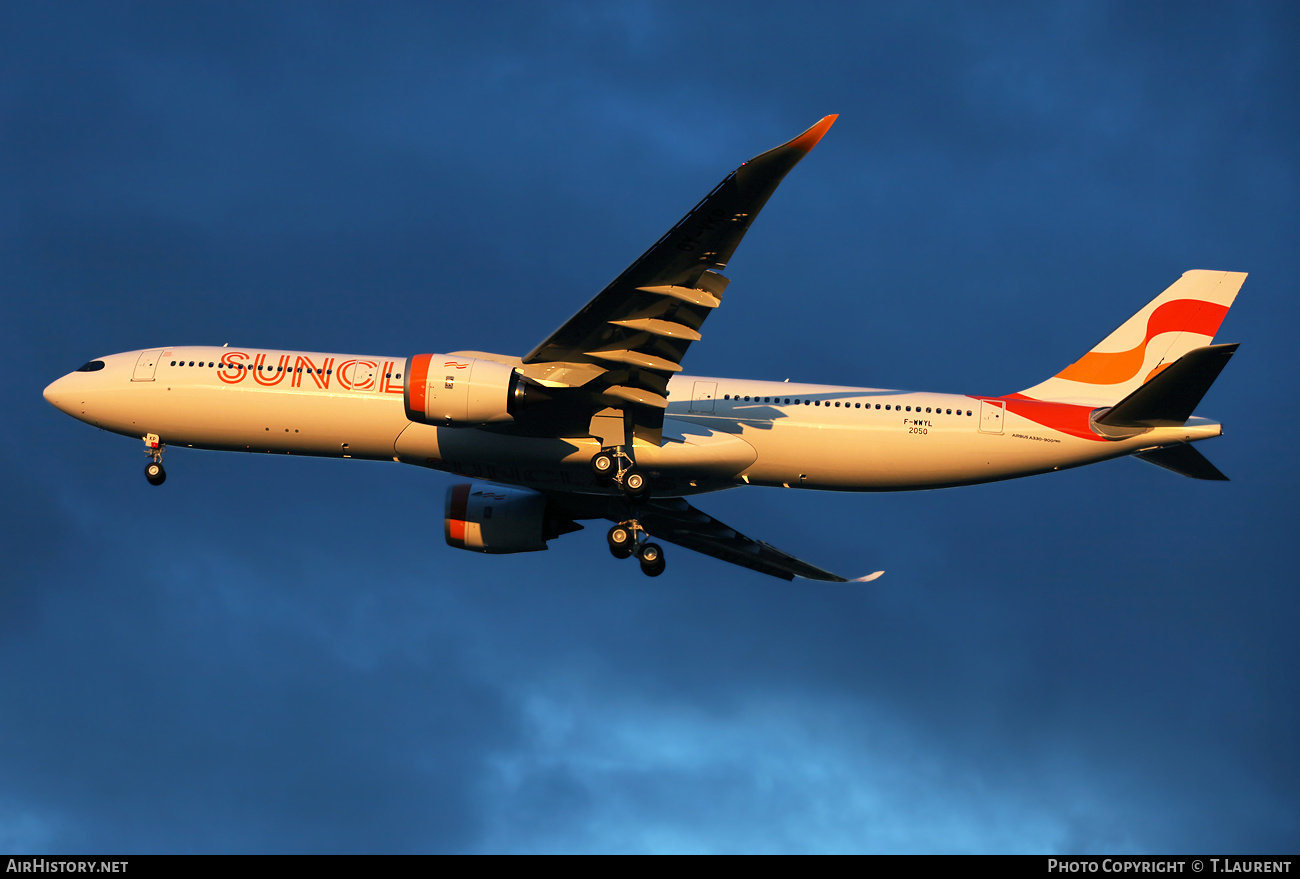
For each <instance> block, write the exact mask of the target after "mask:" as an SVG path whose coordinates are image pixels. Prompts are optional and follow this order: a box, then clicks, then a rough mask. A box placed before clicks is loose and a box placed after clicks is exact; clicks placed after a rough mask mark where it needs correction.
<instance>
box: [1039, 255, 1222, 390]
mask: <svg viewBox="0 0 1300 879" xmlns="http://www.w3.org/2000/svg"><path fill="white" fill-rule="evenodd" d="M1245 280H1246V273H1245V272H1211V271H1202V270H1194V271H1190V272H1184V273H1183V276H1182V277H1181V278H1179V279H1178V280H1177V281H1175V282H1174V284H1173V286H1171V287H1170V288H1169V289H1168V290H1166V291H1165V292H1163V293H1161V294H1160V295H1159V296H1157V297H1156V298H1155V299H1153V300H1151V301H1150V302H1149V303H1147V306H1146V307H1145V308H1143V309H1142V310H1141V311H1139V312H1138V313H1137V314H1135V315H1133V316H1132V317H1131V318H1129V319H1128V320H1127V321H1125V322H1124V323H1123V324H1122V325H1121V326H1120V327H1119V329H1117V330H1115V332H1113V333H1111V334H1110V335H1109V336H1107V337H1106V338H1105V339H1103V340H1102V341H1101V342H1100V343H1099V344H1098V345H1097V346H1096V347H1094V348H1093V349H1092V350H1091V351H1089V352H1088V353H1087V354H1085V355H1083V356H1082V357H1080V358H1079V359H1078V360H1076V361H1075V362H1074V363H1072V364H1070V365H1069V366H1067V367H1066V368H1065V369H1063V370H1061V371H1060V372H1058V373H1057V374H1056V375H1054V376H1052V377H1051V378H1049V379H1048V380H1047V381H1045V382H1042V383H1040V384H1037V385H1034V386H1033V387H1032V388H1027V389H1025V390H1023V391H1021V392H1020V394H1021V395H1022V396H1025V397H1030V398H1032V399H1035V400H1051V401H1054V402H1062V403H1078V404H1082V405H1091V406H1111V405H1114V404H1115V403H1117V402H1119V401H1120V400H1122V399H1123V398H1124V397H1127V396H1128V395H1129V394H1131V393H1132V392H1133V391H1135V390H1137V389H1138V388H1139V387H1141V386H1142V385H1143V384H1144V383H1145V382H1147V381H1148V380H1150V379H1151V378H1153V377H1155V376H1156V375H1158V374H1159V373H1160V371H1161V370H1163V369H1165V368H1166V367H1168V366H1169V365H1170V364H1172V363H1173V362H1174V361H1176V360H1178V359H1179V358H1180V357H1182V356H1183V355H1185V354H1187V353H1188V352H1190V351H1191V350H1193V349H1194V348H1200V347H1203V346H1205V345H1208V344H1209V343H1210V341H1211V340H1212V339H1213V338H1214V334H1215V333H1216V332H1218V330H1219V324H1221V323H1223V318H1224V317H1225V316H1226V315H1227V313H1228V309H1229V308H1230V307H1232V302H1233V300H1234V299H1236V298H1237V291H1238V290H1240V289H1241V285H1242V283H1243V282H1244V281H1245Z"/></svg>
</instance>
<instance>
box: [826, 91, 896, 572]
mask: <svg viewBox="0 0 1300 879" xmlns="http://www.w3.org/2000/svg"><path fill="white" fill-rule="evenodd" d="M827 118H828V119H834V118H835V117H834V116H828V117H827ZM884 573H885V572H884V571H876V573H874V574H867V575H866V576H865V577H854V578H853V579H852V580H850V581H849V582H850V583H870V582H871V581H872V580H877V579H879V578H880V576H881V575H882V574H884Z"/></svg>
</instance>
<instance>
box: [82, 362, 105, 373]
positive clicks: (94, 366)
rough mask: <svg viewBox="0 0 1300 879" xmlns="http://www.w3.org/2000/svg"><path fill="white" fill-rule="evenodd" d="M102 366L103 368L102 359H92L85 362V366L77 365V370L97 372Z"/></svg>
mask: <svg viewBox="0 0 1300 879" xmlns="http://www.w3.org/2000/svg"><path fill="white" fill-rule="evenodd" d="M103 368H104V361H102V360H92V361H90V362H89V363H87V364H86V365H85V366H78V367H77V372H99V370H101V369H103Z"/></svg>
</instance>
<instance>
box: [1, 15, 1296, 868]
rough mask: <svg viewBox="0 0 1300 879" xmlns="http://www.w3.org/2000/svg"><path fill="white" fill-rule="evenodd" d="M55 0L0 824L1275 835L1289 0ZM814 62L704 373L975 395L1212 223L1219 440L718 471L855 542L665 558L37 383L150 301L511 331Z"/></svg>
mask: <svg viewBox="0 0 1300 879" xmlns="http://www.w3.org/2000/svg"><path fill="white" fill-rule="evenodd" d="M63 9H65V10H66V7H64V8H63ZM76 11H77V14H72V13H71V12H67V11H63V12H58V13H57V14H55V13H52V11H51V10H47V9H45V8H43V7H40V6H11V7H6V9H5V10H4V12H3V13H0V15H3V17H4V20H3V22H2V23H0V24H2V25H3V26H0V42H2V48H3V51H0V73H2V74H3V75H2V76H0V81H2V82H3V83H4V85H3V86H0V113H2V114H3V120H2V122H3V124H0V162H2V163H3V165H4V166H5V167H6V168H8V169H11V173H8V174H4V175H0V231H2V233H3V234H2V236H0V254H3V260H2V261H0V289H3V290H4V296H3V299H2V300H0V314H2V315H3V320H2V321H0V341H3V343H4V344H5V346H6V350H7V351H9V357H8V358H7V359H6V362H7V363H8V364H9V366H10V376H11V381H10V382H8V383H6V384H5V385H4V386H3V391H0V394H3V396H2V397H0V401H2V402H3V405H4V407H5V411H6V412H8V413H9V415H10V419H11V421H10V422H9V423H10V424H11V430H10V431H8V432H6V434H5V436H4V440H3V442H4V443H5V447H4V448H5V451H6V455H5V460H6V461H7V462H8V463H7V464H6V465H5V468H4V470H3V471H2V472H0V485H2V486H3V488H4V497H5V511H6V516H5V528H4V530H3V533H4V537H3V544H2V545H3V547H4V549H5V554H6V558H7V560H8V561H7V563H6V577H5V584H4V591H3V593H0V610H3V619H0V659H2V660H3V666H4V667H5V668H6V669H7V672H6V673H5V674H4V675H0V706H4V707H3V708H2V709H0V754H3V757H0V779H3V782H0V845H3V846H4V847H5V848H8V849H10V850H24V851H90V850H99V851H103V850H111V851H217V850H221V851H449V850H454V851H496V850H510V851H555V850H578V851H586V850H627V851H666V850H700V851H737V850H739V851H831V850H836V851H840V850H856V851H864V850H865V851H871V850H889V851H1035V852H1043V851H1062V852H1068V851H1107V852H1112V851H1186V850H1191V849H1196V850H1198V851H1203V850H1205V849H1206V848H1207V847H1208V848H1212V849H1215V850H1218V851H1262V850H1270V851H1287V850H1291V849H1294V847H1295V843H1296V836H1295V830H1294V828H1295V827H1296V826H1300V815H1298V814H1297V801H1296V797H1295V791H1296V790H1297V789H1300V765H1297V762H1296V758H1295V756H1294V744H1293V743H1294V741H1295V740H1296V738H1297V735H1298V734H1300V717H1297V709H1296V707H1295V700H1294V699H1293V698H1292V695H1291V694H1292V691H1293V690H1294V684H1295V680H1296V673H1297V670H1300V655H1297V653H1298V652H1297V648H1296V647H1295V646H1294V644H1293V639H1291V638H1290V635H1289V632H1288V625H1289V621H1291V620H1294V619H1295V614H1296V610H1297V607H1296V603H1295V597H1294V590H1293V589H1292V588H1291V587H1292V585H1293V584H1294V583H1295V582H1296V578H1295V575H1294V573H1293V572H1292V568H1293V565H1292V564H1291V563H1290V561H1289V559H1288V558H1287V557H1286V554H1285V548H1286V547H1288V546H1289V544H1290V540H1291V538H1290V535H1291V533H1292V532H1293V531H1294V527H1295V514H1294V512H1293V506H1294V505H1293V503H1292V502H1291V500H1290V499H1291V498H1292V497H1293V496H1294V494H1295V491H1296V489H1297V488H1300V486H1297V485H1296V481H1297V480H1296V477H1295V468H1293V467H1289V466H1287V465H1286V463H1285V462H1287V461H1289V460H1290V450H1289V448H1287V445H1286V438H1287V437H1288V436H1290V435H1291V433H1292V432H1293V431H1294V429H1295V428H1296V421H1297V419H1296V417H1295V415H1294V414H1293V412H1292V411H1291V409H1293V407H1292V406H1291V405H1290V402H1289V400H1288V399H1287V397H1286V393H1285V391H1286V388H1285V386H1284V385H1282V384H1280V379H1279V376H1284V375H1288V374H1290V373H1291V372H1293V349H1294V345H1293V344H1292V343H1291V338H1290V332H1291V331H1290V327H1291V326H1292V325H1293V324H1294V322H1295V321H1294V319H1295V317H1296V307H1295V304H1294V301H1293V297H1290V296H1289V294H1287V292H1286V291H1287V290H1288V289H1289V287H1288V285H1289V283H1290V278H1293V277H1294V271H1295V268H1296V265H1295V263H1296V261H1295V259H1294V246H1293V242H1294V239H1295V232H1296V231H1297V223H1296V209H1295V204H1296V203H1297V201H1296V196H1297V174H1296V161H1295V156H1296V155H1297V152H1296V147H1297V141H1298V140H1300V132H1297V129H1296V114H1295V111H1294V107H1293V106H1292V104H1293V100H1292V97H1291V93H1292V92H1293V91H1294V88H1293V86H1294V83H1295V82H1296V81H1297V76H1296V74H1297V70H1296V60H1295V59H1296V56H1295V53H1294V52H1293V51H1292V50H1291V46H1290V43H1291V40H1290V38H1289V37H1290V35H1291V34H1293V33H1294V22H1295V13H1294V11H1293V10H1292V9H1291V7H1290V6H1289V5H1284V4H1273V5H1269V4H1259V5H1252V6H1242V7H1224V6H1214V5H1210V6H1195V5H1193V6H1190V7H1189V6H1179V7H1176V9H1171V8H1169V7H1160V6H1150V5H1145V6H1133V5H1130V4H1115V5H1105V4H1091V3H1089V4H1075V5H1059V4H1058V5H1055V6H1041V5H1037V4H1030V5H1024V6H1017V5H1011V6H1004V7H997V8H993V9H989V8H984V7H970V8H965V7H951V6H944V7H941V8H927V7H916V6H911V7H905V8H898V9H892V8H886V9H882V10H867V11H864V12H860V13H855V14H850V15H846V14H844V13H843V12H841V11H837V10H832V9H830V8H829V7H825V8H823V7H820V6H817V5H813V6H811V7H808V8H803V9H799V10H797V11H795V10H791V9H790V8H789V7H788V6H776V5H772V6H767V5H764V4H757V5H753V4H751V5H750V6H747V7H746V8H745V10H744V12H743V13H741V12H738V11H737V8H736V7H732V6H722V5H718V6H714V5H710V4H705V5H703V6H702V5H700V4H661V3H635V4H625V5H620V6H619V7H617V8H606V7H596V6H588V5H585V4H570V5H550V6H539V5H536V4H523V5H518V6H511V5H493V6H491V7H487V8H484V9H482V10H477V11H468V10H459V9H451V8H449V7H427V6H425V5H423V4H413V5H388V6H385V7H384V8H382V9H380V10H378V11H370V10H366V11H363V10H361V8H360V7H354V6H349V5H323V4H322V5H316V6H312V7H300V6H288V5H286V6H266V5H264V4H253V5H247V6H232V5H223V6H221V7H213V8H211V9H205V8H196V9H190V8H183V9H182V8H180V7H174V6H153V5H135V6H131V7H126V8H121V7H112V6H97V5H87V6H85V7H79V8H78V9H77V10H76ZM829 112H840V113H841V114H842V117H841V119H840V121H839V122H838V123H837V125H836V127H835V128H834V129H832V131H831V132H830V134H829V135H828V137H827V138H826V140H825V141H824V142H823V143H822V144H821V145H820V146H819V147H818V149H817V151H816V152H814V153H813V154H812V155H811V156H810V157H809V158H808V160H807V161H805V162H804V163H803V164H801V165H800V167H799V168H798V169H797V170H796V171H795V172H794V173H793V174H792V175H791V177H790V178H789V180H788V181H787V183H786V184H785V186H784V187H783V188H782V190H781V191H780V192H778V193H777V195H776V196H775V197H774V198H773V199H772V201H771V203H770V205H769V207H768V208H767V210H766V212H765V213H764V214H763V216H762V217H761V218H760V219H759V220H758V222H757V223H756V224H755V227H754V230H753V232H752V233H751V234H750V237H749V238H748V239H747V241H746V242H745V243H744V244H743V245H742V246H741V248H740V249H739V250H738V252H737V255H736V258H735V260H734V262H733V265H732V266H731V267H730V269H729V271H728V274H729V275H731V276H732V277H733V279H734V283H733V284H732V286H731V288H730V289H729V290H728V303H729V306H728V308H726V309H722V310H720V312H719V313H718V314H717V315H716V316H715V317H713V318H712V319H711V321H710V323H709V333H708V334H707V339H706V342H707V344H701V345H699V346H697V348H696V349H693V350H692V352H691V359H690V360H689V361H688V364H687V368H688V370H689V371H692V372H699V373H703V374H722V375H737V374H739V375H754V376H757V377H762V378H775V379H781V378H785V377H787V376H789V377H791V378H794V379H796V380H798V379H804V380H811V381H817V380H826V381H838V382H844V383H854V384H869V385H880V386H904V387H916V386H922V387H936V388H940V389H952V390H971V391H991V392H993V393H1005V392H1008V391H1012V390H1015V389H1017V388H1020V387H1025V386H1027V385H1029V384H1032V383H1033V382H1035V381H1037V380H1039V379H1040V378H1041V377H1042V375H1044V374H1049V373H1050V372H1053V371H1055V370H1057V369H1059V368H1060V367H1061V366H1063V365H1065V364H1066V363H1068V362H1069V361H1070V360H1072V359H1074V358H1075V357H1077V356H1078V355H1079V354H1080V353H1081V352H1082V351H1083V350H1086V348H1087V347H1089V346H1090V345H1092V344H1093V343H1094V342H1095V341H1096V340H1097V339H1098V338H1100V337H1101V336H1102V335H1103V334H1104V333H1105V332H1107V331H1108V330H1109V329H1110V328H1111V327H1113V326H1114V325H1115V324H1116V323H1118V322H1119V321H1120V320H1122V319H1123V318H1124V317H1126V316H1127V315H1128V314H1129V313H1131V312H1132V311H1134V310H1136V309H1137V308H1138V307H1140V306H1141V305H1142V304H1143V303H1144V302H1146V301H1147V300H1148V299H1149V298H1150V297H1151V296H1153V295H1154V294H1155V293H1156V292H1158V291H1159V290H1160V289H1162V288H1163V287H1164V286H1167V285H1168V284H1169V283H1171V282H1172V281H1173V280H1174V278H1176V277H1177V275H1178V273H1179V272H1181V271H1183V270H1185V269H1188V268H1224V269H1233V270H1247V271H1251V272H1252V276H1251V278H1250V280H1249V281H1248V282H1247V284H1246V287H1245V288H1244V290H1243V292H1242V296H1241V299H1240V300H1239V304H1238V306H1237V308H1236V309H1234V313H1233V314H1232V315H1231V316H1230V317H1229V318H1228V320H1227V322H1226V323H1225V326H1224V333H1225V334H1226V336H1228V337H1230V340H1239V341H1242V342H1243V343H1244V344H1243V347H1242V349H1241V352H1240V353H1239V354H1238V355H1237V357H1236V358H1235V359H1234V361H1233V363H1232V364H1231V365H1230V367H1229V368H1228V370H1226V371H1225V373H1224V375H1223V377H1222V378H1221V379H1220V380H1219V382H1218V384H1216V386H1215V388H1214V390H1213V391H1212V392H1211V394H1210V396H1209V397H1207V400H1206V404H1205V406H1204V407H1203V408H1204V409H1205V411H1206V413H1207V414H1209V415H1211V416H1212V417H1216V418H1221V419H1222V420H1223V421H1224V422H1225V424H1226V425H1227V435H1226V437H1225V438H1224V439H1222V440H1219V441H1217V442H1215V443H1212V444H1207V447H1206V452H1207V454H1208V455H1209V456H1210V457H1211V459H1213V460H1214V461H1216V463H1218V464H1219V465H1220V466H1221V467H1223V468H1224V469H1225V471H1227V472H1228V473H1229V474H1230V475H1231V476H1232V477H1233V479H1234V482H1232V483H1229V484H1227V485H1206V484H1203V483H1194V482H1192V481H1191V480H1182V479H1179V478H1178V477H1175V476H1173V475H1172V474H1169V473H1165V472H1163V471H1158V470H1156V468H1153V467H1149V466H1147V465H1145V464H1141V463H1140V462H1137V461H1118V462H1111V463H1108V464H1104V465H1099V466H1098V467H1095V468H1088V469H1086V470H1082V471H1073V472H1069V473H1063V474H1057V475H1054V476H1050V477H1040V478H1034V479H1030V480H1021V481H1017V482H1012V483H1005V484H1000V485H991V486H983V487H979V488H972V489H965V490H958V491H952V492H924V493H916V494H903V495H876V496H860V495H856V496H855V495H837V494H827V495H811V494H802V493H794V494H793V495H792V494H791V493H786V492H777V491H749V492H730V493H724V494H722V495H719V496H716V497H708V498H704V499H702V501H701V505H702V506H703V507H705V508H706V509H708V510H709V511H710V512H711V513H713V514H714V515H716V516H718V517H719V518H721V519H722V520H723V521H726V522H728V523H729V524H733V525H734V526H736V527H738V528H741V529H742V530H744V531H746V532H747V533H751V534H753V535H755V536H757V537H761V538H763V539H766V540H769V541H771V542H773V543H775V544H776V545H778V546H781V547H783V548H785V549H788V550H790V551H792V552H795V553H797V554H799V555H801V556H803V557H806V558H808V559H810V560H812V561H814V562H816V563H819V564H824V565H826V566H827V567H830V568H831V569H834V570H841V571H843V572H844V573H846V574H849V575H855V574H861V573H865V572H867V571H871V570H876V569H878V568H880V567H884V568H886V569H887V570H888V574H887V575H886V577H885V578H884V579H883V580H881V581H878V582H877V583H875V584H872V585H871V586H870V587H862V586H852V587H847V586H827V585H823V584H809V583H798V582H797V583H795V584H785V583H782V582H778V581H771V582H769V581H768V580H767V579H766V578H761V577H758V576H757V575H751V574H749V573H748V572H743V571H737V570H735V569H732V568H730V567H728V566H726V565H723V564H721V563H718V562H715V561H713V560H711V559H706V558H702V557H696V556H693V555H692V554H690V553H687V552H685V551H676V552H673V553H671V555H670V559H669V564H670V568H669V572H668V574H667V575H666V576H665V577H663V578H660V579H659V580H657V581H653V584H651V583H650V582H648V581H644V580H643V579H642V578H640V577H639V575H638V574H637V573H636V572H635V570H633V569H630V568H629V567H628V566H627V565H626V564H620V563H618V562H616V561H615V560H613V559H612V558H610V557H609V556H608V554H607V553H606V551H605V548H604V546H603V545H602V540H601V533H602V532H603V529H602V528H601V527H600V526H599V525H598V524H594V525H592V526H590V527H589V528H588V530H587V531H586V533H582V534H576V535H570V536H567V537H565V538H563V539H561V540H557V541H555V542H553V543H552V545H551V550H550V551H549V552H547V553H546V554H544V555H536V556H523V557H500V558H495V557H494V558H486V557H476V556H472V555H471V554H468V553H456V552H454V551H452V550H451V549H449V548H447V547H445V546H444V545H443V543H442V535H441V529H442V523H441V513H442V509H441V503H442V494H443V491H444V490H445V488H446V486H447V484H448V482H449V480H447V479H446V478H445V477H442V476H440V475H438V474H433V473H423V472H406V470H407V469H410V468H397V467H390V466H382V465H377V464H353V465H352V466H348V465H346V464H343V463H341V462H333V461H305V460H298V459H282V458H274V459H273V458H253V457H243V456H234V455H230V456H223V455H205V454H196V453H189V454H186V453H185V450H175V451H173V452H172V453H171V454H172V457H170V458H169V459H168V460H169V465H170V466H169V469H170V470H171V473H172V478H171V479H169V481H168V483H167V485H166V486H165V487H164V488H163V489H160V490H157V491H155V490H153V489H151V488H150V487H149V486H147V485H145V484H144V483H143V480H141V479H140V478H139V472H138V470H139V467H140V466H141V465H142V464H143V456H142V455H140V454H139V452H138V451H136V446H135V444H134V443H132V442H129V441H127V440H124V439H121V438H117V437H110V436H107V435H102V434H99V435H97V434H95V433H94V432H93V431H91V430H90V429H89V428H87V427H85V426H83V425H79V424H76V423H73V422H71V421H69V420H68V419H66V418H64V417H63V416H62V415H60V414H59V413H57V412H55V411H54V410H52V409H50V408H49V407H48V406H47V405H46V404H45V403H44V402H43V401H42V400H40V399H39V391H40V388H41V387H42V386H43V385H44V384H45V383H47V382H48V381H50V380H52V379H53V378H55V377H57V376H58V375H61V374H63V373H64V372H66V371H67V370H69V369H72V368H75V366H77V365H78V364H79V363H80V362H82V361H84V360H85V359H87V358H88V357H91V356H95V355H99V354H104V353H109V352H112V351H118V350H127V349H131V348H135V347H144V346H147V345H152V344H157V343H159V342H165V343H173V342H178V341H179V342H182V343H185V342H189V341H196V342H203V343H216V344H220V343H222V342H225V341H230V342H232V343H239V344H254V345H268V346H296V347H302V348H314V349H336V350H374V351H386V352H389V353H394V354H406V353H409V352H411V351H418V350H448V349H458V348H483V349H487V350H502V351H511V352H518V351H522V350H525V349H527V348H529V347H531V346H532V345H533V344H535V343H536V342H537V341H538V339H539V338H540V337H541V335H542V334H543V333H545V332H548V331H549V330H550V329H551V328H553V327H554V326H555V325H557V324H558V323H559V322H560V321H561V320H563V319H564V317H565V316H567V315H568V314H569V313H570V312H572V311H573V310H575V309H576V308H577V307H580V306H581V305H582V304H583V303H584V302H585V301H586V300H587V298H589V297H590V295H591V294H592V293H594V292H595V291H596V290H598V289H599V288H600V287H601V286H602V285H603V284H604V283H605V282H606V281H607V280H608V279H609V278H610V277H612V276H613V275H614V274H615V273H617V272H618V271H619V270H621V269H622V268H623V266H624V265H626V264H627V263H628V262H630V261H631V260H632V259H633V258H635V257H636V256H637V255H638V254H639V253H640V252H641V250H643V249H644V248H645V247H646V246H648V245H649V244H650V243H651V242H652V241H654V240H655V239H656V238H657V237H658V236H659V235H660V234H661V233H662V232H663V231H664V230H665V229H666V228H668V226H669V225H671V224H672V223H673V222H674V221H675V220H676V219H677V218H678V217H679V216H681V214H682V213H683V212H684V211H685V210H687V209H688V208H689V207H690V206H691V205H692V204H694V203H695V200H697V199H698V198H699V197H700V196H701V195H703V194H704V192H706V191H707V190H708V189H709V188H710V187H712V186H713V185H714V184H715V183H716V182H717V181H718V180H719V179H721V178H722V176H723V175H725V174H726V173H727V172H728V171H730V170H731V169H732V168H733V167H734V166H735V165H736V163H737V162H739V161H741V160H742V159H744V158H746V157H748V156H750V155H753V154H755V153H756V152H758V151H760V150H762V149H766V148H768V147H770V146H772V145H774V144H775V143H778V142H780V141H782V140H784V139H785V138H788V137H789V136H791V135H792V134H794V133H795V132H797V131H798V130H799V129H800V128H802V127H804V126H807V125H808V124H810V123H812V122H813V121H814V120H815V119H816V118H818V117H819V116H820V115H823V114H825V113H829ZM861 453H862V454H870V453H871V450H870V449H865V450H862V451H861Z"/></svg>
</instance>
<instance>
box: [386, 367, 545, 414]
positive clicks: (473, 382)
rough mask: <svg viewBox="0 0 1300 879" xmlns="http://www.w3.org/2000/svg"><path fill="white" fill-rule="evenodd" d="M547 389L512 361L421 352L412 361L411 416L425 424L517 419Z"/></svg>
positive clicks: (407, 392) (409, 383)
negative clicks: (521, 411)
mask: <svg viewBox="0 0 1300 879" xmlns="http://www.w3.org/2000/svg"><path fill="white" fill-rule="evenodd" d="M546 398H547V397H546V393H545V390H544V388H543V387H542V386H541V385H540V384H538V383H537V382H534V381H533V380H531V379H528V378H525V377H524V376H522V375H520V374H519V372H518V371H517V370H516V369H514V368H513V367H511V366H508V365H507V364H504V363H497V362H496V361H493V360H481V359H478V358H475V357H456V356H454V355H450V354H416V355H415V356H414V357H411V358H408V359H407V361H406V386H405V400H406V417H407V418H409V419H411V420H412V421H416V422H419V423H421V424H436V425H439V426H447V427H472V426H474V425H477V424H497V423H500V422H503V421H513V420H514V417H515V413H516V412H518V411H519V410H520V409H521V408H523V407H524V406H525V405H528V404H530V403H534V402H537V401H539V400H544V399H546Z"/></svg>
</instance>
